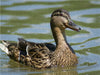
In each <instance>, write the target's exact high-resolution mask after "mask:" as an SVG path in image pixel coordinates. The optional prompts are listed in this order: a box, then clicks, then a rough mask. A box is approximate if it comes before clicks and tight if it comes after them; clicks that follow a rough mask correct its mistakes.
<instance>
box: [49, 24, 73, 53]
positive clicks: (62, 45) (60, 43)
mask: <svg viewBox="0 0 100 75" xmlns="http://www.w3.org/2000/svg"><path fill="white" fill-rule="evenodd" d="M51 29H52V33H53V37H54V39H55V42H56V50H55V51H58V52H62V51H64V52H66V51H71V52H72V53H74V54H75V52H74V50H73V48H72V47H71V46H70V45H69V44H68V43H67V40H66V35H65V29H60V28H59V27H52V26H51Z"/></svg>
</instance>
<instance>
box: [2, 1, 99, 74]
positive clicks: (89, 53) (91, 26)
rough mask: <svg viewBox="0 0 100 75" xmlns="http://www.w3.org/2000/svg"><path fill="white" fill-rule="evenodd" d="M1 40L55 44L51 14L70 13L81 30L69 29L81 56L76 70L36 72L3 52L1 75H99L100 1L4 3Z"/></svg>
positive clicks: (72, 68)
mask: <svg viewBox="0 0 100 75" xmlns="http://www.w3.org/2000/svg"><path fill="white" fill-rule="evenodd" d="M0 5H1V14H0V40H8V41H14V42H16V41H18V40H17V38H19V37H22V38H25V39H27V40H29V41H34V42H51V43H53V44H55V42H54V40H53V38H52V33H51V31H50V24H49V21H50V14H51V13H52V11H53V10H55V9H57V8H64V9H66V10H68V11H70V15H71V17H72V20H73V21H74V22H75V23H76V24H78V25H79V26H80V27H81V28H82V30H81V32H75V31H72V30H70V29H66V36H67V39H68V42H69V43H70V44H71V46H72V47H73V48H74V50H75V52H76V55H77V56H78V60H79V63H78V65H77V67H56V68H51V69H42V70H36V69H32V68H30V67H27V66H24V65H22V64H19V63H16V62H15V61H13V60H11V59H9V57H8V56H7V55H6V54H5V53H4V52H2V51H1V50H0V75H13V74H14V75H99V74H100V21H99V20H100V8H99V7H100V1H99V0H84V1H82V0H1V4H0Z"/></svg>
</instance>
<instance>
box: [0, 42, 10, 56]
mask: <svg viewBox="0 0 100 75" xmlns="http://www.w3.org/2000/svg"><path fill="white" fill-rule="evenodd" d="M0 48H1V50H2V51H4V52H5V53H6V54H9V50H8V48H7V46H5V45H4V44H2V43H0Z"/></svg>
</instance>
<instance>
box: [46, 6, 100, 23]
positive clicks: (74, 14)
mask: <svg viewBox="0 0 100 75" xmlns="http://www.w3.org/2000/svg"><path fill="white" fill-rule="evenodd" d="M70 14H71V17H72V19H73V20H75V21H80V22H85V23H93V22H94V18H88V17H82V16H83V15H93V14H100V8H92V9H85V10H78V11H72V12H70ZM50 15H51V14H49V15H48V14H47V15H44V16H45V17H46V18H48V17H50Z"/></svg>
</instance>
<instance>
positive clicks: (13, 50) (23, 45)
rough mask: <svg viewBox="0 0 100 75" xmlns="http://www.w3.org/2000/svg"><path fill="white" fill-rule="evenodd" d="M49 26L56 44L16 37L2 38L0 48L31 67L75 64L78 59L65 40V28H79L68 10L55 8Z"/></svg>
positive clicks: (13, 58) (15, 59)
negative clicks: (14, 39)
mask: <svg viewBox="0 0 100 75" xmlns="http://www.w3.org/2000/svg"><path fill="white" fill-rule="evenodd" d="M50 26H51V31H52V35H53V38H54V40H55V44H56V45H54V44H51V43H35V42H33V41H32V42H31V41H27V40H25V39H23V38H18V42H16V43H12V42H9V41H6V40H2V43H0V48H1V50H3V51H4V52H5V53H6V54H7V55H8V56H9V57H10V58H11V59H12V60H14V61H16V62H18V63H22V64H24V65H27V66H30V67H32V68H38V69H42V68H50V67H54V66H67V67H69V66H75V65H77V64H78V59H77V56H76V54H75V51H74V50H73V48H72V47H71V46H70V45H69V43H68V42H67V39H66V35H65V29H67V28H69V29H72V30H74V31H77V32H79V31H80V30H81V28H80V27H79V26H78V25H76V24H75V23H74V22H73V21H72V20H71V17H70V15H69V12H68V11H67V10H65V9H56V10H54V11H53V12H52V14H51V19H50Z"/></svg>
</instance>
